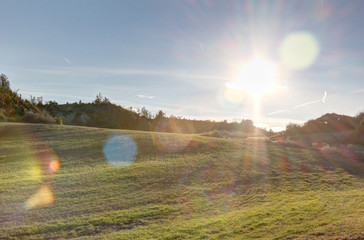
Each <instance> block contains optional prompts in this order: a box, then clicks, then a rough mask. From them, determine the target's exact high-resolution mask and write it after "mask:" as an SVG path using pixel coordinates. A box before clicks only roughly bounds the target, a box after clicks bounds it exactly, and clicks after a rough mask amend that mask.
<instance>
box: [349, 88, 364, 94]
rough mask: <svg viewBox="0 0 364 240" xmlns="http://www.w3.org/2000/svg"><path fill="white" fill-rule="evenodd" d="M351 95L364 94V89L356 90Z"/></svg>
mask: <svg viewBox="0 0 364 240" xmlns="http://www.w3.org/2000/svg"><path fill="white" fill-rule="evenodd" d="M351 93H364V88H362V89H357V90H354V91H352V92H351Z"/></svg>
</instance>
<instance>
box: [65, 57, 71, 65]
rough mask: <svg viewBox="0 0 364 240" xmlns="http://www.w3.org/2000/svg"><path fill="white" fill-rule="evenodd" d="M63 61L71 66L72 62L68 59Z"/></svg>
mask: <svg viewBox="0 0 364 240" xmlns="http://www.w3.org/2000/svg"><path fill="white" fill-rule="evenodd" d="M64 60H65V61H66V62H68V63H69V64H72V62H71V61H70V60H69V59H68V58H66V57H65V58H64Z"/></svg>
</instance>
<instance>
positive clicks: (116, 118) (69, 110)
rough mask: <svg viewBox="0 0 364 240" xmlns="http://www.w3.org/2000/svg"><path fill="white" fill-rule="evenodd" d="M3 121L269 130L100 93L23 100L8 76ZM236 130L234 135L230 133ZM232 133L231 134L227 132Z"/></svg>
mask: <svg viewBox="0 0 364 240" xmlns="http://www.w3.org/2000/svg"><path fill="white" fill-rule="evenodd" d="M0 121H14V122H31V123H51V124H53V123H57V124H62V123H63V124H69V125H80V126H90V127H102V128H115V129H129V130H142V131H157V132H170V133H187V134H189V133H203V134H205V135H207V136H215V137H234V136H235V137H236V136H239V137H240V136H248V135H252V134H255V135H256V134H261V135H266V134H267V133H268V132H267V131H265V130H262V129H259V128H256V127H255V126H254V125H253V121H251V120H249V119H246V120H242V121H241V122H232V123H229V122H227V121H226V120H225V121H220V122H217V121H209V120H204V121H203V120H189V119H185V118H182V117H176V116H166V114H165V113H164V112H163V111H162V110H160V111H159V112H158V113H156V114H155V115H154V114H152V113H151V112H150V111H148V110H147V109H146V108H145V107H143V108H141V109H136V110H134V109H132V108H129V109H126V108H123V107H121V106H119V105H116V104H113V103H111V102H110V100H109V99H108V98H106V97H103V96H102V95H101V93H100V94H98V95H97V96H96V98H95V100H94V101H93V102H91V103H83V102H81V101H79V102H74V103H66V104H58V103H57V102H56V101H47V102H44V101H43V98H42V97H33V96H31V97H30V99H29V100H27V99H22V97H21V95H19V94H18V93H17V91H12V90H11V88H10V82H9V79H8V77H7V76H6V75H4V74H2V75H1V86H0ZM232 132H234V134H231V133H232ZM227 133H229V134H227Z"/></svg>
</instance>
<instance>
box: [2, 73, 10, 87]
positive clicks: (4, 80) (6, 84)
mask: <svg viewBox="0 0 364 240" xmlns="http://www.w3.org/2000/svg"><path fill="white" fill-rule="evenodd" d="M0 79H1V87H2V88H4V89H6V90H10V82H9V78H8V76H6V75H5V74H1V75H0Z"/></svg>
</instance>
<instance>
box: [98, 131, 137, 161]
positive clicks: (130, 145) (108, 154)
mask: <svg viewBox="0 0 364 240" xmlns="http://www.w3.org/2000/svg"><path fill="white" fill-rule="evenodd" d="M102 150H103V152H104V155H105V158H106V160H107V162H108V163H109V165H111V166H113V167H127V166H129V165H130V164H131V163H132V162H133V161H134V158H135V156H136V154H137V152H138V148H137V145H136V143H135V142H134V140H133V139H132V138H131V137H129V136H125V135H113V136H111V137H109V138H108V139H107V140H106V141H105V143H104V145H103V146H102Z"/></svg>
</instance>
